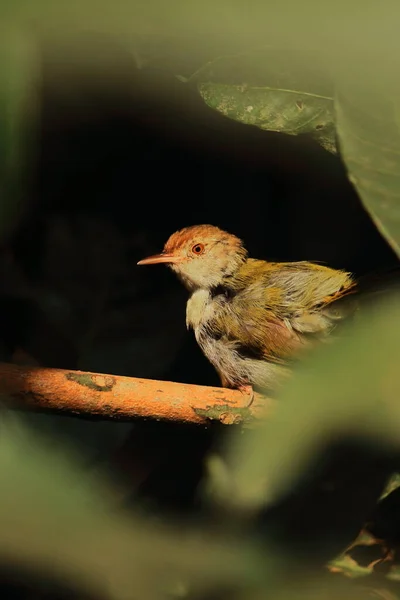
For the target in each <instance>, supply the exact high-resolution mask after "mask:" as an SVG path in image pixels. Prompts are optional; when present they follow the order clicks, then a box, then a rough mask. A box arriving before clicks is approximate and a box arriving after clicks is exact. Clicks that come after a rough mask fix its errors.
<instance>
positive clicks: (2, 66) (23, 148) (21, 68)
mask: <svg viewBox="0 0 400 600" xmlns="http://www.w3.org/2000/svg"><path fill="white" fill-rule="evenodd" d="M37 79H38V61H37V54H36V48H35V45H34V43H33V40H32V39H31V37H30V36H29V35H26V33H22V32H21V31H19V30H18V29H13V28H12V27H11V28H10V27H8V26H5V25H0V241H1V240H2V239H3V237H4V235H6V234H7V233H8V232H9V231H10V230H11V229H12V227H13V225H14V222H15V219H16V217H17V216H18V214H19V213H20V211H21V210H22V206H21V202H22V193H23V182H24V178H25V177H26V172H25V168H26V166H27V158H28V153H29V151H30V150H32V147H31V145H30V142H31V141H32V139H31V136H32V133H33V127H34V126H35V117H36V116H37V114H36V113H37V95H36V92H37V90H36V88H35V86H36V85H37Z"/></svg>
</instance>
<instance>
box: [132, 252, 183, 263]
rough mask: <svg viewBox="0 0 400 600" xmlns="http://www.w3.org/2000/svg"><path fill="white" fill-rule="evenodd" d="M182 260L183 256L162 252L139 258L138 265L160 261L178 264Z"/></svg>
mask: <svg viewBox="0 0 400 600" xmlns="http://www.w3.org/2000/svg"><path fill="white" fill-rule="evenodd" d="M179 262H182V257H181V256H175V255H174V254H166V253H165V252H162V253H161V254H153V256H148V257H147V258H143V260H139V262H138V263H137V264H138V265H157V264H159V263H169V264H176V263H179Z"/></svg>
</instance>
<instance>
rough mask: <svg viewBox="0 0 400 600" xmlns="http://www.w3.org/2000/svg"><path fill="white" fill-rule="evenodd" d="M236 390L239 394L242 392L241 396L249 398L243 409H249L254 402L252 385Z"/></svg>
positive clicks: (242, 386)
mask: <svg viewBox="0 0 400 600" xmlns="http://www.w3.org/2000/svg"><path fill="white" fill-rule="evenodd" d="M238 389H239V391H240V392H242V394H246V395H248V396H249V401H248V403H247V404H246V405H245V408H250V406H251V405H252V404H253V402H254V390H253V386H252V385H241V386H240V387H239V388H238Z"/></svg>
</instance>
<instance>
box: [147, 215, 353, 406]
mask: <svg viewBox="0 0 400 600" xmlns="http://www.w3.org/2000/svg"><path fill="white" fill-rule="evenodd" d="M160 263H164V264H166V265H167V266H168V267H170V268H171V269H172V270H173V271H174V272H175V273H176V275H177V276H178V278H179V279H180V280H181V282H182V283H183V284H184V285H185V287H186V288H187V290H188V292H189V298H188V301H187V306H186V325H187V327H188V329H192V330H193V331H194V335H195V338H196V341H197V343H198V345H199V346H200V348H201V350H202V351H203V353H204V355H205V356H206V357H207V359H208V360H209V361H210V362H211V364H212V365H213V366H214V368H215V369H216V371H217V373H218V374H219V377H220V381H221V385H222V387H225V388H232V389H238V390H240V391H241V392H243V393H245V394H248V395H249V402H248V405H249V406H250V404H251V403H252V402H253V400H254V392H255V391H261V392H262V393H266V392H273V391H276V390H277V389H278V388H279V386H280V385H281V384H282V382H284V381H285V380H286V379H287V377H288V376H290V373H291V371H292V366H293V364H294V362H295V361H298V360H299V359H300V358H301V356H303V355H304V351H305V350H307V349H309V348H311V347H314V346H315V345H316V344H318V343H321V342H323V341H326V340H330V339H332V336H331V334H332V333H333V331H334V330H335V329H337V328H338V326H339V325H340V324H341V323H342V322H344V321H346V320H347V319H348V318H349V317H350V316H351V315H354V314H355V312H356V311H357V309H358V302H357V301H356V294H355V293H356V292H357V289H358V285H357V282H356V281H355V279H354V277H353V275H352V274H351V273H349V272H346V271H344V270H338V269H333V268H330V267H328V266H325V265H322V264H319V263H316V262H308V261H298V262H269V261H266V260H259V259H255V258H251V257H249V255H248V251H247V250H246V248H245V246H244V243H243V241H242V240H241V239H240V238H239V237H237V236H236V235H234V234H231V233H228V232H227V231H224V230H222V229H220V228H219V227H216V226H214V225H192V226H189V227H185V228H183V229H180V230H179V231H176V232H175V233H173V234H172V235H171V236H170V237H169V239H168V240H167V242H166V244H165V246H164V249H163V251H162V252H161V253H160V254H155V255H153V256H149V257H147V258H144V259H142V260H140V261H139V262H138V263H137V264H138V265H153V264H160Z"/></svg>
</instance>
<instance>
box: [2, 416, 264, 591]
mask: <svg viewBox="0 0 400 600" xmlns="http://www.w3.org/2000/svg"><path fill="white" fill-rule="evenodd" d="M0 488H1V494H0V562H1V561H2V560H4V559H7V561H11V562H15V563H16V564H18V565H25V566H28V567H30V568H33V569H35V570H36V571H37V570H39V571H40V570H42V571H43V572H44V573H49V572H50V573H51V574H58V575H59V576H62V577H68V578H70V579H72V580H73V581H75V582H76V583H78V585H81V586H83V587H86V588H88V589H91V590H93V591H97V592H102V591H104V590H106V592H107V594H106V597H107V598H116V599H119V598H121V599H122V598H123V599H125V598H143V599H147V598H151V599H153V598H160V597H165V594H166V592H176V591H178V590H182V589H183V590H185V589H187V587H189V589H191V590H197V591H199V592H200V591H201V590H207V589H208V590H211V589H213V588H214V587H217V588H218V587H219V586H227V585H229V586H231V585H233V586H239V587H240V586H246V585H252V584H254V583H257V581H258V583H260V582H263V581H264V580H265V576H266V575H267V576H268V574H269V578H270V580H271V581H272V580H273V577H274V576H273V570H274V563H275V558H274V557H273V555H272V554H271V556H270V557H269V558H268V554H267V553H265V554H264V553H263V554H262V555H261V554H260V552H259V550H258V549H257V548H256V547H255V546H252V545H251V544H250V542H249V541H247V542H245V541H244V540H243V539H241V540H240V541H239V540H237V541H236V542H235V541H233V540H231V539H224V537H223V536H221V533H217V532H214V531H213V530H212V529H206V528H204V527H203V528H202V529H201V530H200V529H196V528H195V527H192V526H190V527H189V526H186V527H183V526H182V527H173V526H171V525H170V524H168V525H167V524H166V523H161V522H160V521H159V520H154V519H150V518H144V517H142V516H140V514H135V515H134V516H129V515H127V514H126V513H125V512H122V511H118V510H117V509H116V507H115V506H113V503H112V494H113V488H112V486H111V485H110V483H109V482H108V481H107V480H105V479H104V480H102V479H101V478H99V477H98V476H97V477H95V476H94V475H93V473H92V474H90V473H88V472H87V470H84V468H83V466H82V465H81V464H80V462H79V459H78V456H73V455H72V453H71V452H70V451H69V452H68V453H65V454H64V455H63V454H61V452H60V451H57V452H54V448H52V447H49V446H47V445H46V444H44V442H43V441H41V440H40V439H39V438H38V437H34V436H33V435H32V434H30V433H29V431H28V430H27V429H26V428H25V427H23V426H22V424H21V423H20V422H19V421H18V420H17V419H16V418H15V417H14V416H13V415H10V413H4V412H3V413H2V420H1V436H0ZM99 597H102V596H99Z"/></svg>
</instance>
